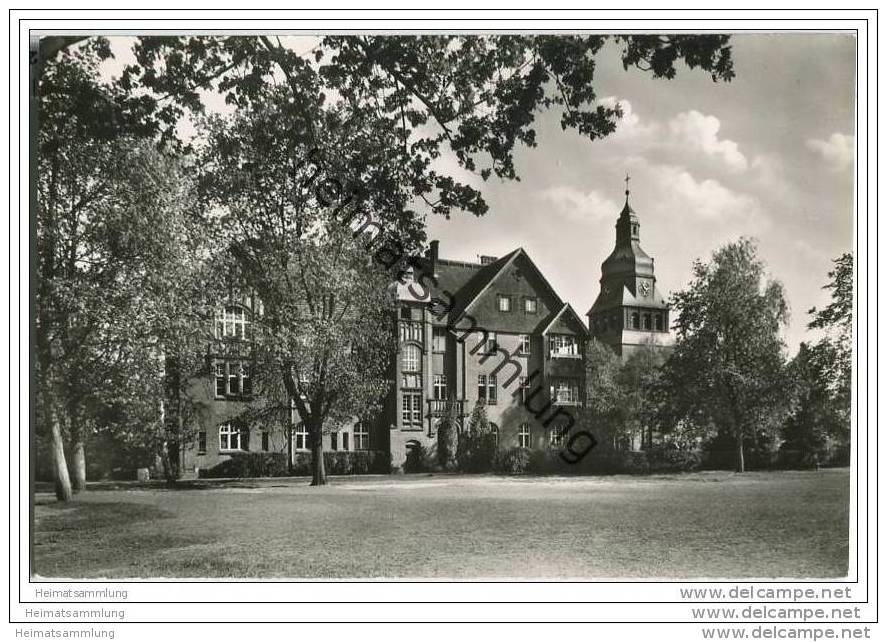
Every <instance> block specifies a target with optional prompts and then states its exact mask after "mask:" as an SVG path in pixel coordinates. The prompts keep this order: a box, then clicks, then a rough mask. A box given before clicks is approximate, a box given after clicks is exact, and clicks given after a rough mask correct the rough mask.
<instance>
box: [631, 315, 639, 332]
mask: <svg viewBox="0 0 887 642" xmlns="http://www.w3.org/2000/svg"><path fill="white" fill-rule="evenodd" d="M631 327H632V329H634V330H637V329H639V328H640V327H641V315H639V314H638V313H637V312H632V313H631Z"/></svg>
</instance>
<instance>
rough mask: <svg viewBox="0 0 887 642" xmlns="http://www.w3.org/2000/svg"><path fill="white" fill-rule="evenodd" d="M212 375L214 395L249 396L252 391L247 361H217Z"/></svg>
mask: <svg viewBox="0 0 887 642" xmlns="http://www.w3.org/2000/svg"><path fill="white" fill-rule="evenodd" d="M214 376H215V389H216V397H239V396H249V395H251V394H252V393H253V385H252V379H251V378H250V364H249V363H248V362H244V361H227V362H224V361H223V362H217V363H216V365H215V372H214Z"/></svg>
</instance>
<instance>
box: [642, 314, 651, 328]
mask: <svg viewBox="0 0 887 642" xmlns="http://www.w3.org/2000/svg"><path fill="white" fill-rule="evenodd" d="M652 329H653V319H652V317H650V315H649V314H645V315H644V330H652Z"/></svg>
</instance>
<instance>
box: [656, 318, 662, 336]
mask: <svg viewBox="0 0 887 642" xmlns="http://www.w3.org/2000/svg"><path fill="white" fill-rule="evenodd" d="M656 329H657V330H659V331H660V332H662V315H661V314H657V315H656Z"/></svg>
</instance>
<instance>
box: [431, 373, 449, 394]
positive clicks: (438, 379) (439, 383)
mask: <svg viewBox="0 0 887 642" xmlns="http://www.w3.org/2000/svg"><path fill="white" fill-rule="evenodd" d="M434 398H435V399H446V398H447V377H446V375H434Z"/></svg>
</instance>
